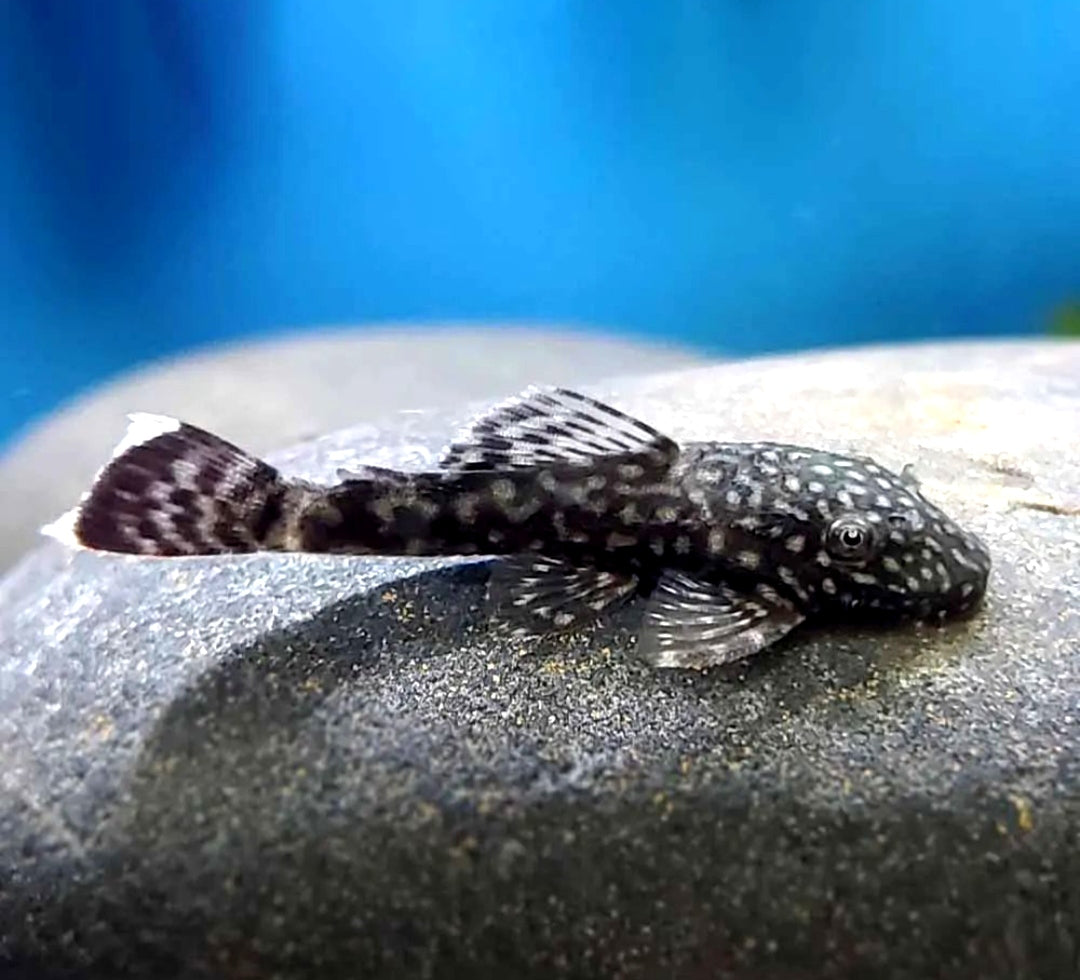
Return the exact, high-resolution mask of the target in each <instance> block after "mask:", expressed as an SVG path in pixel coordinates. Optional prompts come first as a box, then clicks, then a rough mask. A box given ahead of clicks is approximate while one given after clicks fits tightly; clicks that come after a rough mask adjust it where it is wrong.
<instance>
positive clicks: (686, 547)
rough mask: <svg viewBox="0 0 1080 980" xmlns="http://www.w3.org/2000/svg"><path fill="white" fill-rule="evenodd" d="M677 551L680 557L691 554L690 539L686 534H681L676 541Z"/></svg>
mask: <svg viewBox="0 0 1080 980" xmlns="http://www.w3.org/2000/svg"><path fill="white" fill-rule="evenodd" d="M675 551H676V552H678V553H679V554H680V555H686V554H689V553H690V538H689V537H687V536H686V535H685V534H680V535H679V536H678V537H677V538H676V539H675Z"/></svg>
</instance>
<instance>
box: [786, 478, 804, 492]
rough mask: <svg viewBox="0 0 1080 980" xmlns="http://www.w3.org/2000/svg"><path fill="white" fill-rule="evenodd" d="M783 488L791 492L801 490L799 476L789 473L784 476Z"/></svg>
mask: <svg viewBox="0 0 1080 980" xmlns="http://www.w3.org/2000/svg"><path fill="white" fill-rule="evenodd" d="M784 488H785V489H787V490H790V491H791V492H792V493H798V492H799V491H800V490H802V484H801V483H799V478H798V477H797V476H790V475H789V476H786V477H784Z"/></svg>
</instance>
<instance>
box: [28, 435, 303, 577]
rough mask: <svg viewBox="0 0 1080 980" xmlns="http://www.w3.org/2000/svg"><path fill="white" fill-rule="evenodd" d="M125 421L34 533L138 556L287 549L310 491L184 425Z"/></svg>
mask: <svg viewBox="0 0 1080 980" xmlns="http://www.w3.org/2000/svg"><path fill="white" fill-rule="evenodd" d="M130 419H131V424H130V426H129V428H128V431H127V434H126V435H125V437H124V439H123V441H122V442H121V443H120V444H119V445H118V446H117V447H116V449H115V451H114V453H113V457H112V459H111V460H110V462H109V463H107V464H106V465H105V467H104V468H103V469H102V470H101V472H100V473H99V474H98V475H97V478H96V479H95V480H94V482H93V484H92V486H91V487H90V490H89V491H88V492H87V493H86V494H85V495H84V496H83V498H82V500H81V501H80V503H79V505H78V506H77V507H75V508H74V510H72V511H70V512H68V513H67V514H65V515H64V516H63V517H61V518H60V519H59V520H57V521H55V522H54V523H53V524H50V525H49V526H47V527H45V528H43V529H42V530H43V533H45V534H48V535H50V536H51V537H54V538H57V539H59V540H61V541H63V542H64V543H66V544H69V545H75V546H80V547H83V548H90V549H94V550H98V551H111V552H120V553H126V554H138V555H158V556H181V555H216V554H229V553H237V552H250V551H260V550H293V549H292V548H290V544H291V541H290V537H291V535H290V533H289V529H290V526H291V525H292V524H293V523H294V521H292V520H290V515H295V514H296V513H298V512H299V510H300V509H302V507H303V506H305V505H306V502H307V501H308V500H309V499H310V498H311V496H312V495H313V494H314V493H315V492H316V491H315V488H313V487H309V486H307V485H306V484H303V483H300V482H299V481H290V480H286V479H284V478H283V477H282V476H281V474H280V473H279V472H278V471H277V470H276V469H275V468H274V467H273V466H271V465H269V464H268V463H265V462H263V461H262V460H259V459H256V458H255V457H254V456H252V455H250V454H249V453H246V452H244V451H243V450H242V449H239V448H238V447H236V446H234V445H232V444H231V443H229V442H226V441H225V440H224V439H221V438H220V437H218V436H216V435H213V434H212V433H209V432H205V431H204V430H202V429H199V428H196V427H195V426H193V425H188V424H186V423H184V422H179V421H177V420H176V419H172V418H168V417H166V416H162V415H145V414H137V415H132V416H130Z"/></svg>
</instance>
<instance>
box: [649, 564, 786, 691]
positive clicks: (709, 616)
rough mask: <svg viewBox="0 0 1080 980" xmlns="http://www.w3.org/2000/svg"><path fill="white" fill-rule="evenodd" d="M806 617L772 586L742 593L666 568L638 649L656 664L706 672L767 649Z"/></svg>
mask: <svg viewBox="0 0 1080 980" xmlns="http://www.w3.org/2000/svg"><path fill="white" fill-rule="evenodd" d="M803 618H804V617H803V614H802V613H801V612H799V611H798V610H797V609H796V608H795V606H794V605H792V604H791V603H790V602H788V600H787V599H784V598H783V597H782V596H780V595H778V594H777V593H776V592H775V591H774V590H773V589H771V588H769V587H768V586H763V587H759V588H758V590H756V591H755V592H753V593H749V592H742V591H739V590H737V589H735V588H733V587H732V586H730V585H728V584H727V583H724V582H719V583H716V582H708V581H705V580H704V579H700V578H695V577H694V576H691V575H687V574H685V573H683V572H677V571H667V572H665V573H664V574H663V575H661V577H660V581H659V582H658V583H657V586H656V589H655V590H654V592H653V594H652V595H651V596H650V597H649V603H648V606H647V607H646V611H645V618H644V623H643V627H642V632H641V636H640V639H639V641H638V650H639V654H640V655H641V656H642V657H644V658H645V660H647V661H648V662H649V663H651V664H653V665H654V666H656V667H692V668H697V669H699V670H701V669H704V668H706V667H715V666H718V665H720V664H726V663H731V662H733V661H735V660H741V659H742V658H744V657H748V656H750V655H751V654H754V653H757V652H758V651H760V650H763V649H765V648H766V647H767V646H769V645H771V644H772V643H774V642H776V641H777V640H778V639H780V637H782V636H783V635H784V634H786V633H787V632H788V631H789V630H791V629H793V628H794V627H795V626H797V625H798V624H799V623H801V622H802V621H803Z"/></svg>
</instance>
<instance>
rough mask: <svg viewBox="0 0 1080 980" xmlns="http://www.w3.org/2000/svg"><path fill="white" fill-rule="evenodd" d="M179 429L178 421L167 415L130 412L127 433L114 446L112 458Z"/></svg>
mask: <svg viewBox="0 0 1080 980" xmlns="http://www.w3.org/2000/svg"><path fill="white" fill-rule="evenodd" d="M179 428H180V422H179V420H178V419H174V418H172V417H171V416H169V415H151V414H150V413H149V412H132V413H131V414H130V415H129V416H128V427H127V432H125V433H124V438H123V439H121V440H120V441H119V442H118V443H117V444H116V448H115V449H114V450H113V451H112V458H113V459H116V458H117V457H118V456H122V455H123V454H124V453H126V452H127V451H128V450H129V449H133V448H134V447H135V446H141V445H142V444H143V443H144V442H150V440H151V439H156V438H157V437H158V436H163V435H165V434H166V433H169V432H176V430H177V429H179Z"/></svg>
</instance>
